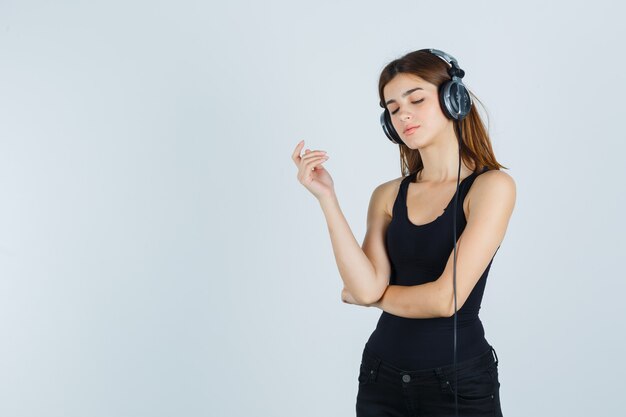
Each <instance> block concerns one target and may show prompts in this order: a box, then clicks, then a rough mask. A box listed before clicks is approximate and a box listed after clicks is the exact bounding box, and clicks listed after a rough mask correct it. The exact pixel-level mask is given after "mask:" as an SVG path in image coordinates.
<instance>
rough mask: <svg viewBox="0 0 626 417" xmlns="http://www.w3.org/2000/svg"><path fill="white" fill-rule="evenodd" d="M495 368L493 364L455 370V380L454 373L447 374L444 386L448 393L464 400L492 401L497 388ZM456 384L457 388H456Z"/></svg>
mask: <svg viewBox="0 0 626 417" xmlns="http://www.w3.org/2000/svg"><path fill="white" fill-rule="evenodd" d="M497 382H498V378H497V369H496V365H495V364H491V365H489V366H488V367H484V368H476V369H473V370H466V371H461V372H459V370H457V381H455V378H454V373H452V374H450V375H447V376H446V380H445V386H446V389H447V391H448V393H449V394H451V395H454V393H455V391H456V395H457V398H459V399H462V400H464V401H466V402H470V401H471V402H481V401H493V399H494V397H495V394H496V389H497ZM457 385H458V389H457Z"/></svg>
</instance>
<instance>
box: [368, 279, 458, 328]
mask: <svg viewBox="0 0 626 417" xmlns="http://www.w3.org/2000/svg"><path fill="white" fill-rule="evenodd" d="M447 294H448V291H445V290H444V289H443V288H442V287H441V282H440V281H438V280H437V281H432V282H427V283H425V284H420V285H411V286H406V285H389V286H387V289H386V290H385V292H384V294H383V296H382V297H381V298H380V300H378V301H376V302H374V303H371V304H369V305H368V306H369V307H378V308H380V309H381V310H383V311H386V312H387V313H390V314H393V315H394V316H399V317H405V318H409V319H430V318H436V317H449V316H447V311H448V310H447V303H446V301H447Z"/></svg>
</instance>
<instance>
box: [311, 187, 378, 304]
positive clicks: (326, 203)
mask: <svg viewBox="0 0 626 417" xmlns="http://www.w3.org/2000/svg"><path fill="white" fill-rule="evenodd" d="M319 203H320V206H321V208H322V211H323V212H324V217H325V218H326V223H327V225H328V232H329V234H330V240H331V243H332V246H333V253H334V255H335V261H336V263H337V267H338V269H339V275H341V279H342V280H343V282H344V287H345V289H346V291H347V292H349V293H350V295H351V296H352V297H353V299H354V300H355V301H356V302H357V303H358V304H359V305H367V304H368V303H371V302H372V301H373V300H377V299H379V298H380V294H381V292H382V291H381V290H382V289H383V288H384V285H386V284H387V283H388V279H387V280H384V277H382V276H379V275H377V273H376V270H375V268H374V265H373V264H372V262H371V261H370V259H369V258H368V257H367V255H366V254H365V252H364V251H363V249H362V248H361V246H359V243H358V242H357V240H356V239H355V237H354V234H353V233H352V230H351V229H350V226H349V225H348V222H347V221H346V218H345V217H344V215H343V212H342V211H341V208H340V207H339V202H338V201H337V198H336V196H335V195H332V196H331V197H327V198H322V199H320V200H319ZM379 287H380V290H379V289H378V288H379Z"/></svg>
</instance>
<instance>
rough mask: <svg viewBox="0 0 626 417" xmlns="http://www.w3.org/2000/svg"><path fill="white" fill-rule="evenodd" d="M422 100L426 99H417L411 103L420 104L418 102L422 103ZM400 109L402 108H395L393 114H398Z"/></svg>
mask: <svg viewBox="0 0 626 417" xmlns="http://www.w3.org/2000/svg"><path fill="white" fill-rule="evenodd" d="M422 101H424V99H421V100H417V101H412V102H411V103H413V104H418V103H421V102H422ZM398 110H400V109H399V108H397V109H395V110H394V111H392V112H391V114H396V113H397V112H398Z"/></svg>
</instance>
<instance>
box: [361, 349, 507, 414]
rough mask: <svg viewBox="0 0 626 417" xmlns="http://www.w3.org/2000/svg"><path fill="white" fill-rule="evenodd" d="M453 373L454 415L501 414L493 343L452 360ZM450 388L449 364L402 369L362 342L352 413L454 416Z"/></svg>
mask: <svg viewBox="0 0 626 417" xmlns="http://www.w3.org/2000/svg"><path fill="white" fill-rule="evenodd" d="M492 352H493V354H492ZM494 355H495V358H494ZM456 372H457V377H456V379H457V382H458V390H457V404H458V410H459V413H458V416H459V417H478V416H480V417H482V416H496V417H502V410H501V408H500V382H499V381H498V355H497V354H496V351H495V349H494V348H493V347H491V349H490V350H488V351H487V352H485V353H483V354H482V355H480V356H476V357H474V358H471V359H467V360H465V361H462V362H457V363H456ZM455 390H456V384H455V377H454V366H453V364H450V365H446V366H442V367H437V368H430V369H421V370H416V371H406V370H403V369H399V368H396V367H394V366H392V365H390V364H388V363H386V362H383V361H382V360H381V359H380V358H379V357H378V356H376V355H375V354H374V353H373V352H371V351H370V350H368V349H367V346H366V347H365V348H364V349H363V357H362V359H361V368H360V370H359V391H358V394H357V398H356V415H357V417H383V416H388V417H400V416H402V417H404V416H407V417H408V416H411V417H448V416H449V417H454V416H455V401H454V392H455Z"/></svg>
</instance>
